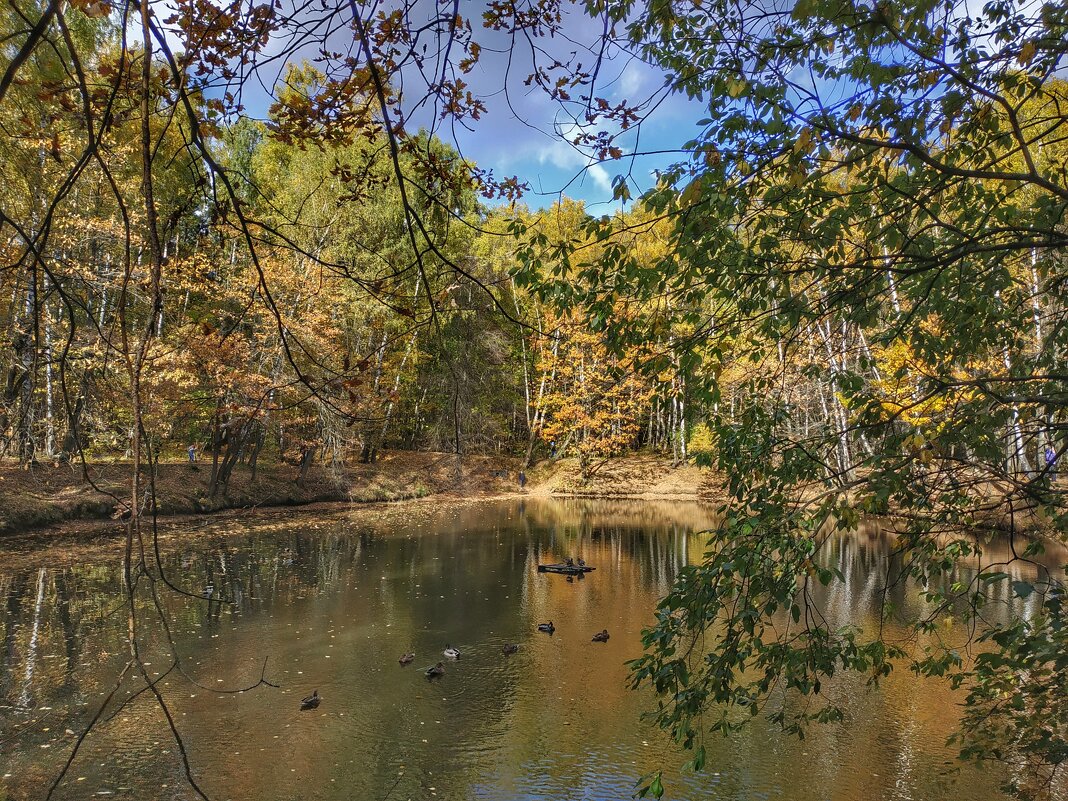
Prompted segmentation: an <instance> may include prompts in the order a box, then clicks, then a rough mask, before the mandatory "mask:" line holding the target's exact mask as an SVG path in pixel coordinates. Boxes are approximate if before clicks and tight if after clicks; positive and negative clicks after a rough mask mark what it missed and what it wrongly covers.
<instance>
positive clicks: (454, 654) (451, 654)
mask: <svg viewBox="0 0 1068 801" xmlns="http://www.w3.org/2000/svg"><path fill="white" fill-rule="evenodd" d="M442 653H443V654H445V656H447V657H448V658H449V659H459V658H460V649H459V648H453V647H452V646H451V645H446V646H445V650H444V651H442Z"/></svg>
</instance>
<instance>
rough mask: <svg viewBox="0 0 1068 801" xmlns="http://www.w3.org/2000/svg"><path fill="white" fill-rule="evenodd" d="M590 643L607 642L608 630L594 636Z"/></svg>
mask: <svg viewBox="0 0 1068 801" xmlns="http://www.w3.org/2000/svg"><path fill="white" fill-rule="evenodd" d="M592 642H608V629H605V630H604V631H599V632H597V633H596V634H594V635H593V640H592Z"/></svg>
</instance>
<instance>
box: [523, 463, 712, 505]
mask: <svg viewBox="0 0 1068 801" xmlns="http://www.w3.org/2000/svg"><path fill="white" fill-rule="evenodd" d="M527 476H528V478H529V479H530V489H531V492H532V493H534V494H551V495H563V496H570V497H580V498H640V499H645V500H654V499H655V500H687V501H712V500H718V499H720V498H721V497H722V490H721V488H720V481H719V478H718V476H717V474H716V473H714V472H713V471H711V470H708V469H705V468H702V467H696V466H694V465H690V464H683V465H679V466H678V467H672V466H671V461H670V460H669V459H664V458H661V457H657V456H648V455H643V454H638V455H634V456H626V457H623V458H619V459H612V460H611V461H609V462H606V463H605V464H604V465H602V466H601V467H600V468H598V469H597V470H596V472H595V473H594V474H593V476H592V477H591V478H590V480H589V481H588V482H586V483H585V484H584V483H583V482H582V475H581V473H580V471H579V463H578V459H560V460H558V461H555V462H553V461H549V460H546V461H544V462H541V463H539V464H537V465H535V466H534V467H533V468H532V469H531V470H529V471H528V473H527Z"/></svg>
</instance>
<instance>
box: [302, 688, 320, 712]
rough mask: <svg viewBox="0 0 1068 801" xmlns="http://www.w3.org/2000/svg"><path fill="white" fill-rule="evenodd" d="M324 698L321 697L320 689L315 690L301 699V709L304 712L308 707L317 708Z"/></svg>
mask: <svg viewBox="0 0 1068 801" xmlns="http://www.w3.org/2000/svg"><path fill="white" fill-rule="evenodd" d="M322 700H323V699H322V698H320V697H319V691H318V690H314V691H313V692H312V694H311V695H309V696H308V697H307V698H301V699H300V711H301V712H304V711H305V710H308V709H315V708H316V707H317V706H319V702H320V701H322Z"/></svg>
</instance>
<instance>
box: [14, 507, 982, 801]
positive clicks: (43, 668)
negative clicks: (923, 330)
mask: <svg viewBox="0 0 1068 801" xmlns="http://www.w3.org/2000/svg"><path fill="white" fill-rule="evenodd" d="M711 522H712V521H711V519H710V517H709V516H708V513H707V512H706V511H704V510H702V509H701V508H700V507H696V506H687V505H685V504H671V505H657V504H649V503H644V504H635V503H625V502H615V503H612V502H561V501H548V500H546V501H542V502H536V503H534V502H529V503H525V504H524V503H520V502H512V501H509V502H500V503H476V504H452V505H447V504H446V505H442V504H430V503H424V504H413V505H410V506H406V507H397V508H395V509H392V510H387V511H386V512H374V513H354V514H352V515H349V516H337V517H333V518H329V517H328V518H323V519H313V518H310V517H304V516H292V517H289V518H285V517H281V518H279V519H277V520H273V521H271V522H270V523H269V524H263V525H252V524H246V525H243V527H241V530H235V529H237V528H238V524H235V523H232V522H231V523H229V524H226V526H225V527H224V526H219V527H217V528H215V529H211V530H208V531H207V532H204V531H201V532H199V533H198V534H197V536H195V537H190V538H187V539H184V540H183V539H181V538H175V539H173V540H172V541H171V542H170V543H169V544H168V547H167V548H166V550H165V552H164V560H165V565H166V567H167V570H168V573H169V574H170V575H171V576H172V577H173V578H174V580H175V581H177V582H178V583H179V584H181V585H182V586H184V587H187V588H189V589H191V590H192V591H194V592H195V593H200V592H201V590H202V589H203V588H206V587H209V586H210V587H211V588H212V599H213V602H212V603H208V602H207V601H205V600H201V599H197V598H188V597H181V596H175V595H170V594H167V595H165V596H164V598H165V604H166V609H167V613H168V617H169V619H170V621H171V623H172V627H173V630H174V632H175V640H176V643H177V647H178V652H179V654H180V655H181V656H182V661H183V667H184V669H185V671H186V673H187V674H188V676H187V677H183V676H182V675H180V674H179V673H178V672H177V671H175V672H172V673H170V674H169V675H167V676H165V677H164V676H161V675H160V676H156V674H157V673H160V672H162V671H163V670H165V667H164V666H165V665H166V664H167V663H168V660H167V656H166V652H165V648H164V647H163V643H162V642H161V641H160V639H159V638H158V637H155V638H153V637H151V636H146V638H145V641H144V644H143V645H144V653H145V654H146V657H145V658H146V661H150V662H151V663H152V664H151V666H150V668H149V670H150V675H152V676H153V677H154V678H159V681H160V683H159V688H160V690H161V692H162V693H163V696H164V697H165V699H166V700H167V703H168V707H169V709H170V710H171V712H172V715H173V717H174V720H175V722H176V725H177V726H178V727H179V729H180V731H181V732H182V735H183V737H184V741H185V745H186V747H187V749H188V754H189V761H190V764H191V765H192V768H193V771H194V774H195V776H196V777H197V779H198V781H199V782H200V783H201V784H202V785H203V787H204V789H205V791H206V792H207V793H208V794H209V796H211V797H212V798H218V799H227V798H232V799H258V800H259V801H276V800H277V801H289V800H290V799H324V800H329V801H333V800H334V799H339V800H340V799H351V798H379V799H382V798H389V799H407V798H412V799H427V798H439V799H470V798H477V799H485V800H486V801H490V800H493V801H496V800H498V799H499V800H500V801H505V800H506V799H507V800H509V801H510V800H511V799H529V800H530V801H535V800H536V799H546V800H548V799H554V800H555V799H591V800H592V799H614V798H619V799H625V798H629V797H631V795H632V794H633V792H634V790H635V782H636V780H637V779H638V778H639V777H640V776H641V775H643V774H646V773H649V772H650V771H653V770H656V769H660V768H663V769H664V770H665V783H666V784H667V786H668V789H669V792H668V796H669V797H671V798H682V799H694V801H698V800H699V799H723V800H728V799H729V800H730V801H743V800H744V801H752V799H782V800H783V801H824V800H825V799H834V801H861V799H863V800H864V801H868V799H873V800H875V801H891V800H893V801H898V800H899V799H900V801H906V800H908V799H915V800H917V801H918V800H919V799H924V801H926V800H927V799H935V798H945V797H958V798H967V799H969V800H970V801H994V799H1001V798H1002V797H1001V796H1000V795H999V794H998V792H997V790H996V787H997V784H998V780H996V778H995V777H991V776H986V777H983V776H980V775H979V774H978V773H976V772H974V771H971V770H968V769H966V770H964V771H963V772H961V773H960V774H959V775H949V774H947V773H946V772H945V771H944V767H945V762H946V760H947V759H949V758H950V757H951V752H949V751H948V750H947V749H946V748H945V745H944V743H945V738H946V737H947V735H948V734H949V733H950V732H951V730H952V727H953V724H954V721H955V718H956V715H957V714H958V710H957V707H956V704H957V703H958V702H959V700H960V699H959V697H956V696H953V695H950V694H949V693H948V692H947V691H946V689H945V687H944V686H942V685H940V684H937V683H935V682H927V681H921V680H918V679H916V678H915V677H913V676H912V675H911V674H908V673H904V672H901V673H897V674H894V675H893V676H891V678H890V679H889V680H888V681H887V682H886V683H885V684H884V686H883V687H882V688H881V689H880V690H879V691H877V692H874V693H871V692H867V691H866V690H865V688H864V685H863V681H862V680H858V679H842V680H837V681H836V682H834V683H832V684H831V686H829V687H828V688H827V692H828V693H829V694H831V695H833V696H835V697H838V698H843V699H845V700H846V701H848V709H849V712H848V717H847V720H846V722H845V723H844V724H843V725H841V726H835V727H826V728H820V729H817V730H814V731H813V732H812V733H811V734H810V736H809V738H808V739H806V740H804V741H803V742H800V741H796V740H791V739H787V738H784V737H782V736H780V735H779V734H778V733H777V732H776V731H775V730H774V728H773V727H771V726H769V725H767V724H765V723H764V722H763V721H761V720H756V721H754V722H753V724H752V725H751V726H749V727H747V728H745V729H743V730H742V731H741V732H739V733H738V734H736V735H734V736H732V737H731V738H730V739H723V738H720V737H718V736H713V735H709V737H708V738H707V740H706V743H705V745H706V748H707V750H708V760H707V764H708V768H707V770H706V771H704V772H702V773H701V774H698V775H692V774H680V773H679V771H678V770H677V768H678V766H679V765H680V764H681V763H682V762H684V761H685V759H686V756H685V755H683V754H681V753H680V752H679V751H678V750H676V748H675V747H674V746H673V744H672V743H671V742H670V741H669V740H668V738H667V737H665V736H664V735H663V734H662V733H661V732H659V731H657V730H656V729H654V728H652V727H650V726H649V725H647V724H645V723H643V722H641V721H640V715H641V713H642V712H643V711H647V710H648V709H650V708H652V706H653V704H654V699H653V698H652V697H651V696H650V695H649V694H648V693H647V692H634V691H632V690H630V689H629V688H628V682H627V677H628V674H627V668H626V665H625V663H626V660H628V659H632V658H634V657H636V656H638V654H639V653H640V632H641V628H642V626H643V625H646V624H647V623H648V622H649V620H650V618H651V613H652V610H653V609H654V607H655V604H656V601H657V599H658V598H659V597H661V596H662V595H663V594H664V592H665V591H666V590H667V588H668V587H669V586H670V583H671V581H672V579H673V578H674V576H675V575H676V574H677V572H678V571H679V570H680V569H681V568H682V567H683V566H685V565H686V564H688V563H691V562H695V561H698V560H699V558H700V554H701V553H702V551H703V544H702V539H701V538H700V537H699V536H695V535H693V533H692V532H693V531H695V530H699V529H700V528H702V527H704V526H707V525H709V524H710V523H711ZM115 551H116V549H115V548H114V547H111V548H109V547H105V546H100V547H97V548H95V549H88V550H87V551H86V552H85V553H84V554H82V555H80V556H79V558H78V559H77V560H76V563H75V564H71V565H70V566H66V567H55V566H53V565H52V562H51V560H50V558H49V554H48V552H47V551H42V552H41V554H40V556H39V559H38V560H37V562H36V563H35V561H34V558H33V555H32V554H31V555H29V556H27V555H26V554H20V558H19V560H18V561H17V566H16V567H15V568H11V569H9V570H8V572H6V573H0V579H2V581H3V585H2V586H3V587H4V588H5V591H6V594H7V602H6V605H5V607H4V609H5V615H6V617H5V631H6V632H9V634H8V640H7V644H8V649H7V654H8V658H7V660H6V661H5V663H4V673H3V676H2V678H3V680H4V685H3V687H4V690H5V692H6V699H7V703H8V706H7V707H5V708H4V709H0V761H2V762H3V764H4V765H5V768H4V773H6V774H8V775H7V776H5V777H4V779H3V784H2V785H0V794H2V793H4V792H6V793H7V795H8V796H9V797H10V798H13V799H14V798H23V797H26V798H35V797H40V796H41V793H40V792H39V791H40V789H41V787H42V786H44V783H46V782H47V781H48V780H50V778H51V777H53V776H54V775H55V774H56V771H57V770H58V769H59V766H60V765H61V764H62V762H63V760H65V759H66V757H67V755H68V754H69V753H70V747H71V746H72V744H73V740H74V737H73V735H71V734H67V733H66V732H68V731H70V732H74V731H80V730H81V728H82V727H83V726H84V725H85V724H86V722H87V721H88V719H89V716H90V715H91V714H92V712H93V711H95V709H96V707H97V706H98V705H99V703H100V701H101V700H102V698H103V695H104V693H106V692H107V691H108V690H109V688H110V685H111V683H112V682H113V681H114V677H115V675H116V674H117V672H118V670H119V669H120V667H121V665H122V663H123V661H124V657H123V653H124V648H125V646H124V642H123V637H124V632H125V625H126V620H125V617H124V616H123V615H121V614H119V615H115V614H110V612H111V610H114V609H115V608H116V606H117V605H119V603H120V596H119V594H118V591H119V587H120V582H119V574H118V572H117V570H116V564H115ZM568 556H573V557H580V556H581V557H583V558H584V559H585V560H586V561H587V562H588V563H589V564H591V565H595V566H596V567H597V570H596V571H595V572H594V573H592V574H590V575H589V576H588V577H587V578H585V579H582V580H575V581H572V582H568V581H566V579H565V577H563V576H556V575H549V574H539V573H537V571H536V566H537V564H538V563H545V562H558V561H562V560H563V559H565V558H566V557H568ZM827 558H828V560H830V561H833V562H834V563H835V565H836V566H837V567H839V568H840V569H842V570H843V572H844V573H845V574H846V576H847V578H848V581H847V583H846V584H845V585H842V586H841V587H839V588H838V589H837V590H836V591H835V592H834V593H833V594H831V595H828V596H827V597H825V598H822V599H820V600H821V603H822V604H823V605H824V606H825V608H826V612H827V614H828V616H829V617H830V618H832V619H834V620H835V621H836V624H840V623H844V622H847V621H848V622H854V623H857V624H858V625H862V626H863V625H871V624H872V623H873V622H874V620H875V618H874V617H873V612H872V608H871V605H872V603H873V599H874V597H875V595H874V593H873V591H872V588H873V586H875V585H874V584H873V581H876V580H877V577H876V576H875V575H874V571H879V570H885V568H886V560H887V559H888V558H889V550H888V544H887V543H886V541H885V540H883V539H882V538H880V537H879V536H877V535H874V534H871V535H866V536H859V535H858V536H855V537H852V538H849V539H841V540H838V541H835V542H834V543H833V544H832V546H831V547H830V548H829V549H828V551H827ZM144 600H145V604H144V608H143V609H141V610H140V611H141V613H142V619H143V620H144V625H145V626H146V631H152V629H151V623H150V618H149V615H150V613H151V609H150V607H149V606H148V603H147V599H144ZM903 600H908V599H903ZM549 620H552V621H553V622H554V624H555V625H556V627H557V630H556V633H555V634H554V635H552V636H549V635H546V634H543V633H540V632H538V631H537V630H536V626H537V624H538V623H540V622H545V621H549ZM605 628H607V629H608V630H609V632H610V634H611V637H610V639H609V641H608V642H607V643H595V642H591V637H592V635H593V634H594V633H595V632H598V631H600V630H601V629H605ZM505 643H518V644H519V651H518V653H515V654H512V655H505V654H503V653H502V652H501V648H502V646H503V645H504V644H505ZM446 645H453V646H455V647H457V648H459V649H460V651H461V657H460V658H459V659H458V660H449V659H447V658H446V657H445V656H444V655H443V654H442V651H443V650H444V648H445V647H446ZM411 651H414V652H415V654H416V657H415V660H414V662H413V663H412V664H411V665H409V666H406V667H402V666H401V665H399V664H398V657H400V656H401V654H403V653H407V652H411ZM264 659H267V668H266V678H267V679H269V680H270V681H271V682H273V683H276V684H279V685H280V686H279V687H278V688H272V687H266V686H261V687H259V688H257V689H254V690H252V691H250V692H244V693H233V694H219V693H217V692H214V691H213V690H221V689H224V688H240V687H244V686H249V685H254V684H255V683H256V682H257V681H258V679H259V677H260V674H261V671H262V670H263V665H264ZM438 661H442V662H444V663H445V668H446V672H445V674H444V676H442V677H441V678H439V679H435V680H428V679H427V678H426V677H425V675H424V671H425V669H426V668H427V667H429V666H431V665H434V664H436V663H437V662H438ZM190 678H191V679H193V680H194V681H195V682H196V683H195V684H194V683H191V682H190ZM143 686H144V683H143V682H142V681H141V680H140V679H138V678H136V677H131V678H130V679H128V680H127V681H126V682H125V683H124V684H123V685H122V687H121V688H120V690H119V691H118V693H117V694H116V699H117V700H124V699H128V698H131V697H132V696H133V694H134V693H136V692H137V691H138V690H139V689H141V688H143ZM314 689H318V691H319V693H320V695H321V696H322V698H323V701H322V704H321V705H320V706H319V708H318V709H315V710H310V711H306V712H301V711H300V710H299V707H300V699H301V698H302V697H304V696H306V695H308V694H310V693H311V692H312V690H314ZM114 710H115V704H114V703H113V704H112V705H111V706H109V710H108V712H107V713H106V715H105V718H109V719H106V722H103V723H101V724H100V725H99V726H98V728H97V730H96V731H94V733H93V734H92V735H91V736H90V737H88V738H87V739H86V741H85V746H84V750H83V751H82V753H81V754H79V757H78V759H77V760H76V761H75V763H74V766H73V768H72V770H71V772H70V775H69V777H68V779H67V781H66V783H65V784H64V785H63V787H62V788H61V790H60V792H59V793H58V794H57V797H58V798H64V799H89V798H100V797H104V796H101V795H98V794H100V793H105V794H109V795H112V796H116V797H129V798H139V799H141V798H168V799H170V798H173V799H186V798H192V797H193V793H192V792H191V790H190V788H189V786H188V784H187V783H186V782H185V781H184V778H183V775H182V768H181V760H180V755H179V751H178V749H177V747H176V746H175V744H174V741H173V739H171V738H170V737H169V735H168V731H167V724H166V721H165V719H164V718H163V716H162V715H161V713H160V710H159V709H158V707H156V706H155V704H154V703H153V702H152V699H151V697H150V696H149V695H148V694H147V693H143V694H141V695H140V696H138V697H136V698H134V700H132V701H130V702H129V703H128V705H127V706H126V707H124V708H123V709H122V710H121V711H119V712H118V713H117V714H114V716H113V717H109V716H111V715H112V714H113V713H114ZM60 733H62V734H60Z"/></svg>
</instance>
